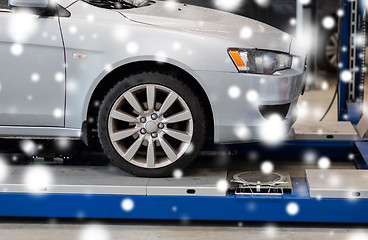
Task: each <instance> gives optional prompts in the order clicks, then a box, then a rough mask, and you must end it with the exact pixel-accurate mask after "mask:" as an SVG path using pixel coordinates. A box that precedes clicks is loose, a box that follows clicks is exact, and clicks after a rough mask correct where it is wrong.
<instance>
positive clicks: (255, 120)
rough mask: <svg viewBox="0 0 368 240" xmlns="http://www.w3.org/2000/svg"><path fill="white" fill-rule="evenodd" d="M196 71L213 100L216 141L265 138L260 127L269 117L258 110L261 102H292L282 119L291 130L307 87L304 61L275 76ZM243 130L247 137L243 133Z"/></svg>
mask: <svg viewBox="0 0 368 240" xmlns="http://www.w3.org/2000/svg"><path fill="white" fill-rule="evenodd" d="M196 74H197V75H198V76H199V78H200V79H201V84H202V86H203V88H204V89H205V91H206V93H207V96H208V97H209V100H210V103H211V107H212V111H213V118H214V140H215V142H216V143H232V142H245V141H253V140H261V139H262V136H261V134H260V129H261V128H262V127H263V126H264V123H265V121H266V119H265V117H264V116H263V115H262V113H261V112H260V110H259V107H260V106H261V105H283V104H290V106H289V110H288V111H287V113H285V118H284V119H283V125H284V126H285V127H286V129H287V130H290V128H291V126H292V124H293V123H294V122H295V120H296V117H297V114H296V105H297V101H298V98H299V96H300V94H301V93H302V91H303V88H304V84H305V75H306V69H305V67H304V64H303V66H301V65H300V66H299V67H295V66H294V68H292V69H288V70H282V71H279V72H277V73H275V74H273V75H260V74H244V73H229V72H210V71H197V72H196ZM250 91H252V97H251V98H250V97H249V93H250ZM254 93H256V95H258V96H257V98H255V97H254V96H255V94H254ZM244 129H246V131H247V134H246V136H245V135H244V134H242V132H244Z"/></svg>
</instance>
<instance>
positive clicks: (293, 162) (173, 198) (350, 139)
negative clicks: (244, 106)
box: [0, 0, 368, 240]
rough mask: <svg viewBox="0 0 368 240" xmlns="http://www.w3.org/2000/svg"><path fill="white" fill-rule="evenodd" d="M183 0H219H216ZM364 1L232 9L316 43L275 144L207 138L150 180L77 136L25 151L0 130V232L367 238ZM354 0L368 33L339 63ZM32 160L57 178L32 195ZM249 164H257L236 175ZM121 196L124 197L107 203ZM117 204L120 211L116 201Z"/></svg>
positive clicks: (5, 235) (282, 2)
mask: <svg viewBox="0 0 368 240" xmlns="http://www.w3.org/2000/svg"><path fill="white" fill-rule="evenodd" d="M180 2H181V3H187V4H194V5H199V6H205V7H212V8H220V9H221V7H219V6H221V4H219V2H221V1H216V0H214V1H205V0H181V1H180ZM362 2H363V1H360V0H351V1H347V0H342V1H341V2H340V1H338V0H335V1H332V0H331V1H322V0H309V1H308V0H295V1H294V0H277V1H276V0H274V1H267V0H265V1H262V0H259V1H257V0H254V1H250V0H248V1H246V0H244V1H241V4H240V5H239V6H238V7H237V8H234V9H231V10H229V9H227V10H228V11H231V12H234V13H237V14H241V15H243V16H248V17H251V18H254V19H256V20H260V21H263V22H266V23H267V24H271V25H272V23H274V24H273V25H274V26H275V27H278V28H281V29H282V30H284V31H286V32H288V33H291V34H293V35H294V36H296V37H297V38H299V39H306V37H308V38H309V39H307V40H306V42H309V43H311V48H310V49H311V50H310V53H309V59H308V62H307V65H308V68H309V73H308V77H307V85H306V89H305V93H304V95H303V96H301V97H300V99H299V102H298V120H297V122H296V123H295V124H294V125H293V129H292V131H291V132H290V133H289V135H288V137H287V138H286V139H284V141H283V142H282V143H280V144H277V145H272V146H270V145H268V144H267V143H262V142H251V143H239V144H235V145H214V144H213V143H211V142H208V143H206V145H205V147H204V149H203V151H202V152H201V153H200V156H199V158H198V159H197V160H196V161H195V162H194V163H192V164H191V165H190V167H189V168H188V169H186V170H184V171H183V172H182V171H178V172H176V173H174V175H173V177H172V178H166V179H148V178H147V179H144V178H136V177H133V176H131V175H129V174H125V173H121V172H117V171H116V169H115V167H112V166H111V165H109V163H108V159H107V158H106V157H105V156H104V155H103V154H101V153H99V152H95V151H92V150H88V149H87V148H86V147H85V146H84V144H83V143H82V142H79V141H69V140H60V141H59V140H55V141H44V140H37V141H36V142H37V144H38V145H37V146H42V147H43V148H48V149H57V146H60V145H63V144H64V145H67V146H68V147H67V149H68V152H67V153H65V152H60V151H57V150H55V151H54V152H52V151H51V153H50V154H48V155H37V154H35V155H30V154H27V153H25V152H22V151H19V146H21V145H22V141H23V142H24V140H18V139H1V140H0V143H1V144H0V148H1V149H2V150H1V155H0V157H1V158H5V159H11V161H12V162H13V164H12V165H10V166H9V169H8V171H10V172H11V173H12V175H11V177H10V178H8V179H7V180H6V181H5V182H2V183H1V184H0V203H1V205H0V216H2V217H1V218H0V232H1V236H0V239H27V240H32V239H49V238H50V237H51V236H52V239H55V240H58V239H81V240H85V239H98V240H99V239H101V240H107V239H230V238H242V239H254V240H256V239H285V238H289V239H335V240H337V239H344V240H345V239H347V240H362V239H368V230H367V228H366V223H368V209H367V203H368V200H367V199H368V187H367V186H368V185H367V184H368V174H367V173H365V171H366V169H368V152H367V151H368V142H367V135H366V134H367V131H368V115H366V114H367V110H368V99H366V97H365V96H366V95H365V93H366V92H368V86H367V79H366V74H365V71H366V70H365V68H366V67H365V59H364V58H361V57H360V58H359V56H362V54H363V56H365V21H366V20H365V18H366V16H365V14H366V13H365V5H364V4H363V3H362ZM353 4H356V5H357V6H360V8H359V9H358V10H354V11H356V12H354V13H355V14H356V17H357V20H355V21H357V22H359V24H357V29H358V30H359V34H361V35H362V36H363V37H362V38H364V41H363V43H362V44H361V45H359V43H356V42H355V46H354V49H355V50H356V52H355V55H354V61H355V62H354V63H355V64H356V65H354V66H353V67H351V68H347V69H344V68H340V66H339V63H340V62H341V61H343V62H344V63H345V62H346V63H349V62H350V61H351V60H352V59H351V55H350V56H349V54H348V53H347V52H350V51H347V50H346V48H349V47H347V46H351V44H352V43H351V37H352V36H351V35H352V33H351V22H352V20H351V16H349V14H346V13H351V11H352V10H351V8H352V5H353ZM359 4H361V5H359ZM225 5H226V4H225ZM222 10H223V9H222ZM265 12H266V13H267V14H264V13H265ZM344 13H345V14H344ZM277 14H281V16H279V15H277ZM347 16H348V17H347ZM276 18H279V21H275V19H276ZM356 31H357V30H356ZM336 34H337V35H336ZM354 34H355V35H354V36H353V37H354V38H357V33H356V32H355V33H354ZM317 36H318V37H317ZM336 36H339V37H338V39H337V42H335V41H336ZM316 43H317V44H316ZM349 44H350V45H349ZM358 45H359V46H358ZM334 46H335V47H336V49H335V51H336V52H337V53H339V54H337V53H336V55H335V56H334V55H333V53H334V51H333V47H334ZM331 49H332V50H331ZM321 52H322V53H323V54H322V55H321V54H320V53H321ZM338 55H339V56H338ZM335 58H336V59H335ZM338 59H340V61H339V60H338ZM357 59H358V60H357ZM347 65H349V64H347ZM346 70H348V71H351V72H353V75H354V77H355V78H354V79H356V80H355V85H354V86H353V88H354V89H353V90H351V88H352V86H351V85H349V84H347V83H346V82H344V79H343V78H344V76H342V75H343V74H342V73H343V72H344V71H346ZM337 86H338V87H337ZM349 89H350V90H349ZM355 89H358V90H357V91H355ZM347 92H348V93H351V92H354V93H355V94H353V96H351V95H349V94H347ZM55 146H56V147H55ZM29 165H43V166H46V167H47V168H49V169H51V172H52V175H53V177H54V178H55V179H57V181H56V183H57V184H54V185H51V186H49V188H47V189H44V190H41V191H43V193H41V195H32V194H30V193H29V189H27V186H25V185H24V184H23V183H22V182H21V177H22V176H23V175H24V172H25V171H26V170H27V167H29ZM327 169H328V170H327ZM262 171H263V172H272V173H275V174H276V175H275V179H277V180H273V181H271V182H272V183H270V184H266V183H265V184H262V181H263V180H257V174H259V175H260V176H259V175H258V176H259V178H260V179H262V177H264V175H263V174H262ZM242 172H246V173H248V174H249V173H250V175H246V176H245V175H243V176H242V177H243V178H242V179H241V177H239V176H240V175H238V178H236V177H234V175H236V174H239V173H242ZM252 174H253V175H252ZM247 177H249V178H250V179H253V182H251V183H250V180H249V181H247V180H246V179H247ZM239 178H240V180H239ZM244 179H245V180H244ZM254 179H256V180H254ZM326 179H327V180H326ZM234 180H238V181H234ZM329 181H330V182H329ZM331 181H332V183H331ZM221 184H222V185H221ZM283 184H284V185H285V186H284V185H283ZM352 185H353V186H354V187H352ZM219 188H220V191H219ZM221 189H222V190H221ZM115 203H118V205H119V206H118V207H112V206H109V205H114V204H115ZM139 207H142V208H141V209H139ZM117 208H122V209H123V210H122V211H120V212H118V213H116V212H113V211H115V210H116V209H117ZM303 208H304V209H303Z"/></svg>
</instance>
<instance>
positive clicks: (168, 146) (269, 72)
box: [0, 0, 306, 177]
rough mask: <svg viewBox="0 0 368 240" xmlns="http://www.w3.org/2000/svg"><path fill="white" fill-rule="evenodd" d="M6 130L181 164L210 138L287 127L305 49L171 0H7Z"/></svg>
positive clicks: (2, 14) (159, 165) (264, 29)
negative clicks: (272, 123) (274, 124)
mask: <svg viewBox="0 0 368 240" xmlns="http://www.w3.org/2000/svg"><path fill="white" fill-rule="evenodd" d="M0 7H1V9H0V52H1V65H0V67H1V74H0V136H2V137H16V138H19V137H24V138H51V139H54V138H73V139H82V140H83V141H84V142H85V143H87V144H89V145H90V144H91V143H92V142H93V141H94V140H96V139H98V141H99V143H100V145H101V146H102V149H103V150H104V152H105V153H106V155H107V156H108V157H109V158H110V159H111V161H112V162H113V163H114V164H115V165H116V166H118V167H119V168H121V169H122V170H124V171H126V172H129V173H132V174H135V175H137V176H150V177H161V176H167V175H171V174H172V172H173V171H174V170H175V169H182V168H184V167H186V166H187V165H188V164H189V163H190V162H191V161H192V160H194V159H195V157H196V155H197V154H198V152H199V151H200V149H201V147H202V144H203V142H204V140H205V138H206V137H210V138H213V139H214V141H215V142H216V143H231V142H245V141H249V140H257V139H262V128H263V126H264V125H265V122H267V121H268V120H267V119H268V118H269V117H270V116H271V117H272V116H273V115H277V116H279V118H280V119H281V122H282V123H283V125H284V126H286V130H289V129H290V127H291V125H292V124H293V122H294V121H295V118H296V114H295V107H296V103H297V100H298V97H299V95H300V94H301V92H302V91H303V87H304V75H305V59H306V53H305V51H304V49H303V48H302V47H301V46H300V45H298V43H297V42H296V41H295V39H293V38H292V37H290V36H289V35H287V34H285V33H283V32H281V31H279V30H277V29H275V28H273V27H270V26H268V25H265V24H263V23H261V22H257V21H254V20H251V19H247V18H244V17H240V16H237V15H233V14H230V13H225V12H221V11H216V10H210V9H206V8H201V7H194V6H189V5H186V4H178V3H174V2H162V1H146V0H139V1H137V0H119V1H118V0H115V1H102V0H84V1H82V0H80V1H76V0H57V1H51V0H50V1H49V0H9V2H8V1H4V0H0Z"/></svg>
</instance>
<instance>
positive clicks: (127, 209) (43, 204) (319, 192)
mask: <svg viewBox="0 0 368 240" xmlns="http://www.w3.org/2000/svg"><path fill="white" fill-rule="evenodd" d="M342 6H343V8H344V10H345V16H344V17H343V19H342V24H341V29H342V31H341V46H342V48H343V51H341V62H342V63H343V67H342V69H341V71H344V70H349V71H351V72H352V74H353V76H354V77H353V81H352V82H350V83H344V82H343V81H342V80H341V79H340V84H339V106H338V107H339V120H349V121H351V122H352V123H354V124H356V123H357V121H358V120H359V119H360V118H361V115H360V114H361V109H360V108H359V106H360V105H361V102H362V97H363V94H362V91H360V90H359V86H360V85H361V84H362V82H361V81H362V80H363V79H362V78H361V75H360V73H359V72H358V71H357V69H356V68H355V66H360V61H361V60H360V59H359V57H358V55H359V53H360V52H362V51H364V49H359V48H357V45H356V34H357V32H358V30H359V28H360V27H361V25H362V20H363V17H364V13H363V12H364V8H363V6H361V5H360V4H359V1H357V0H352V1H348V0H342ZM359 24H361V25H359ZM345 47H347V49H348V50H347V51H345ZM254 147H257V144H239V145H237V146H235V149H237V151H238V154H240V155H241V154H242V153H243V152H245V151H246V148H254ZM307 148H311V149H320V151H322V152H323V153H324V154H325V155H326V156H331V157H334V156H340V157H342V158H346V159H347V156H348V155H349V154H351V153H359V154H358V155H355V164H356V167H357V170H346V172H344V171H342V172H338V174H340V175H339V176H342V179H343V180H344V181H345V180H346V181H350V180H351V181H353V183H354V180H356V179H357V178H361V177H364V176H367V174H365V173H366V172H365V171H366V170H363V169H368V142H367V141H365V140H364V139H362V138H360V140H333V139H332V140H331V139H330V138H329V137H327V139H326V140H289V141H286V142H285V144H284V146H283V149H281V151H282V152H283V154H285V153H287V154H290V155H293V156H294V157H299V155H300V152H301V150H302V149H307ZM298 154H299V155H298ZM280 156H281V155H280ZM53 168H54V173H55V175H56V176H60V177H62V175H64V179H62V180H61V182H59V185H57V186H56V185H55V186H49V188H44V189H41V190H40V191H41V192H36V193H35V192H31V191H29V190H27V189H26V186H23V185H22V184H21V183H20V180H19V176H22V173H23V171H25V168H24V167H18V168H15V169H13V171H12V175H11V179H12V180H11V181H10V182H8V183H7V184H1V185H0V216H4V217H9V216H11V217H52V218H54V217H58V218H108V219H174V220H229V221H277V222H281V221H284V222H343V223H368V196H367V192H368V189H367V187H364V186H350V188H347V189H342V190H341V189H336V188H335V189H334V188H329V186H328V184H327V185H326V184H325V185H324V183H323V182H324V181H323V180H321V182H322V184H321V185H320V184H319V183H318V182H317V183H316V179H315V178H314V179H312V177H313V176H314V177H315V176H317V178H318V176H326V179H327V178H329V177H331V176H329V174H330V173H331V172H329V170H324V171H325V172H321V171H322V170H310V171H309V170H307V177H306V178H291V183H292V193H284V194H282V195H256V194H255V195H252V194H251V195H236V194H234V193H233V192H231V191H223V192H220V191H218V189H217V186H216V182H215V183H214V182H213V181H214V179H219V178H220V179H222V180H225V181H226V180H228V178H227V171H224V172H221V171H220V172H213V173H211V172H208V171H207V172H205V173H203V174H201V172H199V173H193V176H189V177H185V178H183V179H181V180H175V179H166V180H163V179H161V180H160V179H144V178H133V177H129V176H125V175H124V176H121V174H122V173H120V172H119V173H116V172H114V171H111V170H109V169H108V168H106V167H92V168H85V167H83V169H82V168H81V169H78V168H74V167H67V166H61V167H53ZM335 173H336V172H332V175H334V174H335ZM358 173H359V174H358ZM196 174H197V175H196ZM198 174H199V175H198ZM349 174H353V177H351V178H350V180H349V179H347V178H346V176H349ZM356 174H358V175H356ZM364 174H365V175H364ZM344 176H345V178H344ZM216 177H219V178H216ZM309 177H311V178H309ZM332 177H333V176H332ZM365 185H368V179H367V181H366V183H365ZM225 190H226V189H225ZM216 191H217V192H216ZM335 191H338V194H337V195H336V192H335ZM341 194H342V195H341ZM334 196H335V197H334Z"/></svg>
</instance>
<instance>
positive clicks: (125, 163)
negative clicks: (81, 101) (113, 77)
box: [97, 72, 205, 177]
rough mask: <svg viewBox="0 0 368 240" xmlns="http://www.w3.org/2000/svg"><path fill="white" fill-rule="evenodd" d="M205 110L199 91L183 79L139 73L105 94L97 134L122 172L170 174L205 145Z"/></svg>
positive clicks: (153, 174) (183, 166)
mask: <svg viewBox="0 0 368 240" xmlns="http://www.w3.org/2000/svg"><path fill="white" fill-rule="evenodd" d="M203 112H204V111H203V109H202V107H201V104H200V102H199V100H198V98H197V96H196V95H195V94H194V93H193V92H192V91H191V89H190V88H189V87H188V86H187V85H185V84H184V83H183V82H182V81H180V80H179V79H177V78H175V77H173V76H170V75H167V74H163V73H159V72H141V73H136V74H133V75H130V76H128V77H126V78H125V79H123V80H122V81H120V82H118V83H117V84H116V85H115V86H114V87H113V88H112V89H111V90H110V91H109V93H108V94H107V95H106V96H105V98H104V100H103V102H102V104H101V107H100V110H99V116H98V123H97V131H98V136H99V140H100V143H101V146H102V149H103V150H104V152H105V154H106V155H107V156H108V157H109V158H110V160H111V162H112V163H113V164H115V165H116V166H117V167H119V168H120V169H122V170H123V171H125V172H128V173H131V174H133V175H136V176H140V177H166V176H172V175H173V172H174V171H175V170H176V169H183V168H185V167H186V166H187V165H189V164H190V163H191V162H192V161H193V160H194V159H195V158H196V156H197V155H198V152H199V151H200V149H201V148H202V145H203V142H204V138H205V118H204V114H203Z"/></svg>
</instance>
